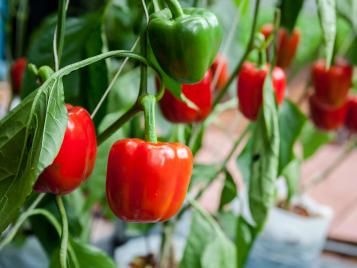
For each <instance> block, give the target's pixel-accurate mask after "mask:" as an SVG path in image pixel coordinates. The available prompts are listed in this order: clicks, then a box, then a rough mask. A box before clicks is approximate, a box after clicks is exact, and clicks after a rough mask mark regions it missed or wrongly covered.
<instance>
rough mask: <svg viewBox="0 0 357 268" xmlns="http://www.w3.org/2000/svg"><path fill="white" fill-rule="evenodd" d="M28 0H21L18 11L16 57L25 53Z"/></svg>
mask: <svg viewBox="0 0 357 268" xmlns="http://www.w3.org/2000/svg"><path fill="white" fill-rule="evenodd" d="M27 12H28V0H21V1H20V2H19V8H18V11H17V13H16V26H17V29H16V54H15V56H16V58H18V57H21V56H22V53H23V45H24V36H25V24H26V21H27Z"/></svg>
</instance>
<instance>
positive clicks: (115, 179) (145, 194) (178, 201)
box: [106, 139, 192, 222]
mask: <svg viewBox="0 0 357 268" xmlns="http://www.w3.org/2000/svg"><path fill="white" fill-rule="evenodd" d="M191 173H192V153H191V151H190V149H189V148H188V147H186V146H185V145H182V144H179V143H161V142H157V143H151V142H146V141H143V140H140V139H124V140H120V141H117V142H116V143H115V144H114V145H113V146H112V148H111V150H110V153H109V160H108V169H107V185H106V188H107V199H108V203H109V205H110V207H111V209H112V210H113V212H114V214H115V215H116V216H118V217H119V218H120V219H122V220H124V221H131V222H157V221H166V220H168V219H169V218H171V217H172V216H173V215H175V214H176V213H177V212H178V210H179V209H180V208H181V205H182V203H183V201H184V199H185V196H186V192H187V189H188V185H189V183H190V178H191Z"/></svg>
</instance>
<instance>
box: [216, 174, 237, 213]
mask: <svg viewBox="0 0 357 268" xmlns="http://www.w3.org/2000/svg"><path fill="white" fill-rule="evenodd" d="M224 176H225V180H224V185H223V189H222V193H221V201H220V202H219V209H220V210H222V209H223V207H224V206H225V205H226V204H229V203H230V202H231V201H232V200H233V199H234V198H236V196H237V194H238V191H237V184H236V183H235V181H234V180H233V177H232V174H231V173H230V172H229V170H227V169H226V170H225V171H224Z"/></svg>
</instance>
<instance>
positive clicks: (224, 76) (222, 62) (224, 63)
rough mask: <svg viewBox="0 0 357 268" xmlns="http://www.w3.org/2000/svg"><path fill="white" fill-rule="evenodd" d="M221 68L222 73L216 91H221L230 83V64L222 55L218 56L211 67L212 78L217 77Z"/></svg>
mask: <svg viewBox="0 0 357 268" xmlns="http://www.w3.org/2000/svg"><path fill="white" fill-rule="evenodd" d="M219 66H221V67H220V72H219V75H218V79H217V85H216V89H217V90H221V89H222V88H223V87H224V86H225V85H226V84H227V82H228V78H229V77H228V62H227V59H226V58H225V57H224V56H223V55H222V54H218V55H217V57H216V59H215V60H214V62H213V64H212V66H211V72H212V78H214V77H215V76H216V72H217V71H218V67H219Z"/></svg>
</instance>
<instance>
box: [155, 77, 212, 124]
mask: <svg viewBox="0 0 357 268" xmlns="http://www.w3.org/2000/svg"><path fill="white" fill-rule="evenodd" d="M158 87H159V85H158ZM182 92H183V94H184V95H185V96H186V98H187V99H189V100H190V101H191V102H193V103H194V104H195V105H196V106H197V108H198V109H197V110H196V109H193V108H190V107H189V106H188V105H187V104H186V103H185V102H183V101H181V100H179V99H178V98H176V97H175V96H174V95H172V94H171V92H170V91H169V90H167V89H166V90H165V93H164V96H163V97H162V99H161V100H160V108H161V111H162V113H163V115H164V117H165V118H166V119H167V120H168V121H170V122H173V123H193V122H199V121H202V120H203V119H205V118H206V117H207V116H208V115H209V113H210V112H211V109H212V99H213V89H212V75H211V72H210V71H207V73H206V74H205V76H204V78H203V80H201V81H200V82H198V83H196V84H184V85H182Z"/></svg>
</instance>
